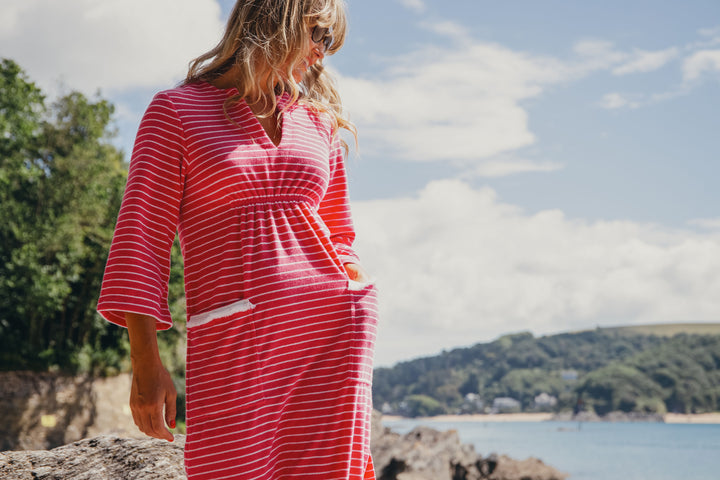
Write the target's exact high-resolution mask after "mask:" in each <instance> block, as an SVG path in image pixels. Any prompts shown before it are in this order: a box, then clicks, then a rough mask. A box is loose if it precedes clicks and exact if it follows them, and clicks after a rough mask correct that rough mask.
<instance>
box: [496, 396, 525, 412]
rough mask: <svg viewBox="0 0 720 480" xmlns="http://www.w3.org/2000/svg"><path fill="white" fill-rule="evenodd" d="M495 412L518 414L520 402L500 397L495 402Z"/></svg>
mask: <svg viewBox="0 0 720 480" xmlns="http://www.w3.org/2000/svg"><path fill="white" fill-rule="evenodd" d="M493 411H494V412H497V413H517V412H519V411H520V402H518V401H517V400H515V399H514V398H510V397H498V398H496V399H495V400H493Z"/></svg>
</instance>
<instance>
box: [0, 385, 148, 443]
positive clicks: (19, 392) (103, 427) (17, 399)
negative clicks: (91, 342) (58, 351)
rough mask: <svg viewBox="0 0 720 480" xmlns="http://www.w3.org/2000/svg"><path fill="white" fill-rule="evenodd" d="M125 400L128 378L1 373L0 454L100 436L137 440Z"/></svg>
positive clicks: (137, 435) (127, 391) (126, 400)
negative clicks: (110, 435)
mask: <svg viewBox="0 0 720 480" xmlns="http://www.w3.org/2000/svg"><path fill="white" fill-rule="evenodd" d="M129 398H130V375H129V374H124V375H119V376H117V377H112V378H90V377H67V376H63V375H58V374H52V373H35V372H0V451H3V450H44V449H50V448H54V447H58V446H60V445H65V444H67V443H71V442H75V441H77V440H80V439H82V438H87V437H92V436H95V435H99V434H103V433H113V434H118V435H122V436H126V437H139V436H142V434H141V433H140V431H139V430H137V428H136V427H135V424H134V423H133V420H132V414H131V413H130V407H129V405H128V400H129Z"/></svg>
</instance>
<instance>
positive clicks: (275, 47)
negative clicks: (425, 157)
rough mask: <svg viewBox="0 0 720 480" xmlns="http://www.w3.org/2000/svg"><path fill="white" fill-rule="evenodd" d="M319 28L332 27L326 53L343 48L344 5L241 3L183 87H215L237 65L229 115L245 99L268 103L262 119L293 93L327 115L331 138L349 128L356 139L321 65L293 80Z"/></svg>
mask: <svg viewBox="0 0 720 480" xmlns="http://www.w3.org/2000/svg"><path fill="white" fill-rule="evenodd" d="M315 25H317V26H319V27H328V28H332V36H333V40H332V43H331V44H330V46H329V47H328V48H327V50H326V52H325V54H326V55H332V54H333V53H335V52H337V51H338V50H340V48H341V47H342V45H343V43H344V41H345V34H346V31H347V19H346V17H345V4H344V1H343V0H238V1H237V2H236V3H235V6H234V7H233V10H232V13H231V14H230V17H229V19H228V22H227V26H226V28H225V33H224V35H223V37H222V39H221V40H220V43H218V44H217V46H215V48H213V49H212V50H210V51H209V52H207V53H205V54H203V55H200V56H199V57H197V58H196V59H195V60H193V61H192V62H191V63H190V68H189V70H188V74H187V77H186V78H185V81H184V84H190V83H195V82H201V81H205V82H210V83H212V82H213V81H215V80H217V79H219V78H220V77H221V76H222V75H224V74H225V73H227V72H228V71H229V70H230V69H231V68H233V67H235V69H236V71H237V75H236V76H235V78H234V79H233V83H234V85H233V86H234V87H235V88H237V90H238V94H237V95H235V96H233V97H231V98H228V99H227V100H226V102H225V108H226V111H227V107H228V106H229V105H231V104H232V103H234V102H237V101H239V100H240V99H242V98H245V99H247V100H248V102H249V103H255V102H258V101H259V102H265V108H264V109H263V110H262V112H260V115H262V116H270V115H272V113H273V112H274V111H275V109H276V108H277V96H278V95H279V94H282V93H289V94H290V96H291V97H292V99H293V102H296V101H298V100H300V101H302V102H304V103H306V104H308V105H309V106H310V107H311V108H313V109H314V110H316V111H318V112H326V113H329V114H330V116H331V119H332V121H333V127H334V128H333V134H336V133H337V132H338V130H339V129H340V128H345V129H347V130H349V131H350V132H352V133H353V135H355V136H356V138H357V134H356V129H355V126H354V125H353V124H352V123H351V122H350V121H349V120H348V119H347V118H346V117H345V115H344V112H343V108H342V102H341V100H340V95H339V93H338V91H337V88H336V86H335V82H334V80H333V78H332V77H331V75H330V74H329V73H328V72H327V71H326V70H325V68H324V67H323V65H322V64H321V63H320V62H318V63H315V64H314V65H313V66H312V67H311V68H310V69H308V71H307V72H306V73H305V75H304V77H303V80H302V82H301V83H300V84H298V83H297V82H296V81H295V79H294V78H293V74H292V73H293V72H292V69H293V66H294V65H296V64H297V63H298V62H299V61H301V60H302V59H303V57H304V55H306V45H307V42H308V36H309V35H310V27H311V26H315ZM343 143H344V142H343ZM346 147H347V146H346Z"/></svg>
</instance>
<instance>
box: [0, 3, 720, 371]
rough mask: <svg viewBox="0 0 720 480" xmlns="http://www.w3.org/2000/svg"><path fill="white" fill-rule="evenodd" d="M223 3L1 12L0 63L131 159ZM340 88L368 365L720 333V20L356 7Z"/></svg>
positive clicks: (606, 8)
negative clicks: (640, 328) (644, 328)
mask: <svg viewBox="0 0 720 480" xmlns="http://www.w3.org/2000/svg"><path fill="white" fill-rule="evenodd" d="M232 4H233V2H232V1H226V0H221V1H219V2H217V1H215V0H104V1H103V2H96V1H93V0H67V1H63V2H53V1H51V0H5V1H4V3H3V18H2V19H0V55H2V56H7V57H10V58H13V59H15V60H16V61H18V62H19V63H20V64H21V65H22V66H23V67H24V68H25V69H26V70H27V71H28V73H29V75H30V76H31V78H33V79H34V80H36V81H38V83H39V84H40V85H41V86H42V87H43V88H45V89H46V90H47V91H49V92H51V93H56V92H58V91H67V90H70V89H79V90H81V91H83V92H85V93H88V94H94V93H95V92H96V91H98V90H100V91H101V93H102V95H103V96H104V97H106V98H109V99H110V100H111V101H113V102H114V103H115V104H116V106H117V117H116V121H117V126H118V131H119V137H118V139H117V142H118V144H119V145H120V146H122V147H123V148H125V149H129V148H130V145H131V144H132V139H133V136H134V131H135V129H136V127H137V123H138V121H139V117H140V115H141V114H142V111H143V109H144V108H145V106H146V105H147V103H148V102H149V100H150V98H151V97H152V95H153V93H154V92H156V91H158V90H161V89H164V88H168V87H170V86H172V85H174V84H175V83H176V82H177V81H179V80H180V79H181V78H182V77H183V75H184V72H185V69H186V67H187V63H188V61H189V60H190V59H191V58H193V57H194V56H197V55H198V54H200V53H202V52H204V51H206V50H208V49H209V48H210V47H211V46H212V45H214V43H215V42H216V41H217V40H218V38H219V35H220V33H221V30H222V28H223V24H224V22H225V18H226V15H227V14H228V12H229V10H230V8H231V6H232ZM348 10H349V17H350V33H349V36H348V38H347V41H346V44H345V47H344V48H343V50H342V51H341V52H339V53H338V54H337V55H335V56H334V57H331V58H328V59H327V60H326V64H327V65H328V67H329V68H331V69H332V70H333V71H334V72H335V73H336V74H337V76H338V79H339V86H340V89H341V92H342V94H343V98H344V101H345V106H346V108H347V110H348V113H349V115H350V116H351V118H352V119H353V120H354V121H355V123H356V124H357V126H358V127H359V131H360V149H359V151H358V152H353V154H352V156H351V157H350V158H349V159H348V167H349V170H350V173H351V187H352V192H351V193H352V197H353V211H354V214H355V217H356V223H357V229H358V236H359V239H358V242H357V248H358V250H359V251H360V253H361V255H362V257H363V262H364V263H365V264H366V267H367V268H368V269H369V270H371V272H372V273H373V274H374V275H375V276H377V279H378V285H379V287H380V291H381V301H382V302H381V314H382V326H381V330H380V335H379V338H378V349H377V357H376V360H377V364H379V365H389V364H392V363H394V362H396V361H400V360H405V359H409V358H413V357H417V356H423V355H429V354H435V353H438V352H440V351H441V350H443V349H450V348H453V347H457V346H464V345H471V344H473V343H476V342H480V341H488V340H492V339H493V338H496V337H497V336H498V335H501V334H504V333H509V332H515V331H521V330H529V331H532V332H533V333H535V334H536V335H541V334H548V333H555V332H561V331H567V330H580V329H587V328H595V327H596V326H603V325H607V326H610V325H618V324H634V323H653V322H718V321H720V295H718V293H717V292H718V291H720V212H719V211H718V204H719V201H718V200H720V198H719V197H720V193H718V192H719V191H720V189H718V188H716V187H715V184H716V183H717V182H716V179H717V178H718V177H719V175H718V174H720V167H719V166H718V165H719V162H718V155H719V154H720V135H718V134H717V131H718V130H719V127H720V120H718V114H717V111H718V107H720V3H719V2H717V0H713V1H710V0H688V1H684V2H679V1H672V2H670V1H662V0H655V1H644V0H643V1H640V0H626V1H623V2H620V1H615V0H610V1H607V0H606V1H603V2H597V1H593V2H591V1H584V2H580V1H575V2H570V1H559V0H556V1H542V0H524V1H509V2H486V1H477V0H475V1H471V0H463V1H459V0H455V1H452V0H445V1H440V0H384V1H380V0H350V1H349V2H348Z"/></svg>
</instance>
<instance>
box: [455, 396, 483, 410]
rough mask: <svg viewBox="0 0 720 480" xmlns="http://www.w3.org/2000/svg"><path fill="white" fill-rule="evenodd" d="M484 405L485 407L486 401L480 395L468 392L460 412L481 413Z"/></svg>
mask: <svg viewBox="0 0 720 480" xmlns="http://www.w3.org/2000/svg"><path fill="white" fill-rule="evenodd" d="M483 407H485V402H483V400H482V398H480V395H478V394H477V393H468V394H467V395H465V399H464V401H463V404H462V406H461V407H460V413H480V412H482V411H483Z"/></svg>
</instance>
